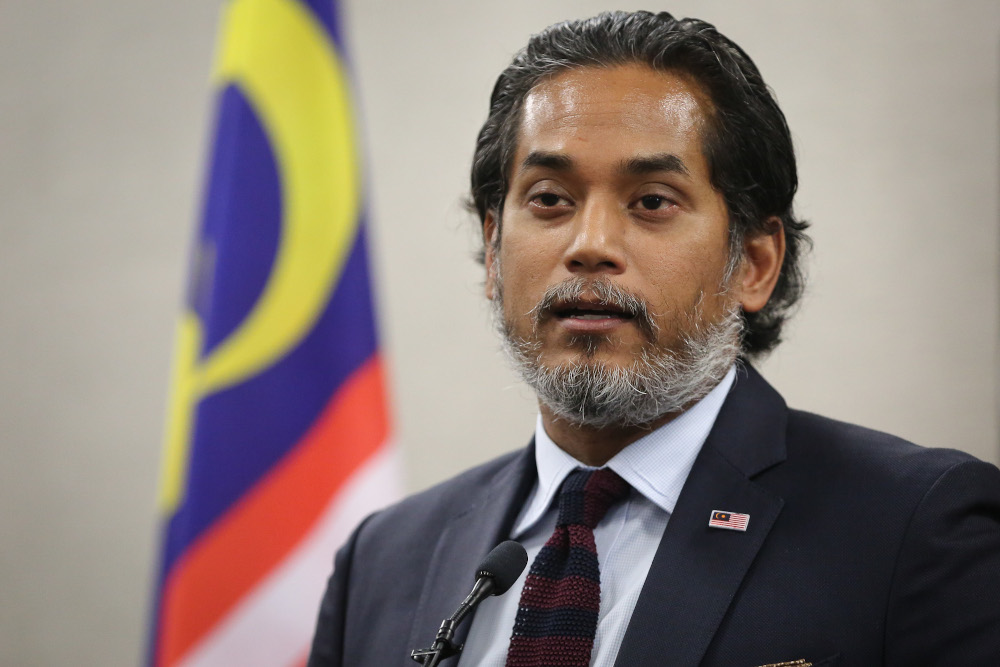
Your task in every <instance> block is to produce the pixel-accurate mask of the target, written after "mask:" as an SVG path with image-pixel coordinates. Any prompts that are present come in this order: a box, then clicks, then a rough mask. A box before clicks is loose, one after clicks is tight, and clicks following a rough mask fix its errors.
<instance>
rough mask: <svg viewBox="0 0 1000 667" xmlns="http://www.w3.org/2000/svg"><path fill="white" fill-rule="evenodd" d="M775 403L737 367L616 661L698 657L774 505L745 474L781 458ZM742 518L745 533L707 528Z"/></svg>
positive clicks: (677, 665)
mask: <svg viewBox="0 0 1000 667" xmlns="http://www.w3.org/2000/svg"><path fill="white" fill-rule="evenodd" d="M786 419H787V408H786V407H785V403H784V401H783V400H782V399H781V397H780V396H779V395H778V394H777V392H775V391H774V390H773V389H772V388H771V387H770V385H768V384H767V383H766V382H765V381H764V380H763V378H761V377H760V376H759V375H758V374H757V373H756V372H755V371H754V370H753V369H751V368H746V367H744V368H741V369H740V372H739V374H738V376H737V382H736V385H735V386H734V387H733V389H732V391H731V392H730V394H729V396H728V397H727V398H726V402H725V404H724V405H723V407H722V410H721V411H720V412H719V417H718V419H716V423H715V425H714V426H713V428H712V432H711V433H710V434H709V437H708V439H707V440H706V441H705V445H704V446H703V447H702V450H701V452H700V453H699V455H698V458H697V460H696V461H695V464H694V467H693V468H692V469H691V474H690V475H689V476H688V479H687V482H686V483H685V485H684V489H683V491H682V492H681V495H680V498H679V499H678V501H677V506H676V507H675V508H674V512H673V514H672V515H671V517H670V521H669V523H668V524H667V529H666V531H665V532H664V534H663V539H662V540H661V541H660V546H659V548H658V549H657V552H656V555H655V557H654V558H653V563H652V565H651V566H650V569H649V574H648V575H647V577H646V583H645V584H644V586H643V589H642V592H641V593H640V595H639V600H638V602H637V603H636V607H635V611H634V612H633V614H632V621H631V623H630V624H629V627H628V630H627V631H626V634H625V638H624V640H623V641H622V646H621V648H620V650H619V652H618V659H617V661H616V663H615V664H616V665H618V666H619V667H625V666H629V667H632V666H635V665H662V664H669V665H672V666H674V667H694V666H695V665H698V664H699V663H700V662H701V660H702V658H703V657H704V655H705V651H706V650H707V648H708V646H709V644H710V643H711V641H712V638H713V637H714V636H715V633H716V631H717V630H718V628H719V625H720V623H721V622H722V619H723V617H724V616H725V614H726V611H727V610H728V608H729V605H730V603H731V602H732V600H733V599H734V597H735V596H736V593H737V590H738V589H739V587H740V584H741V583H742V581H743V578H744V576H745V575H746V573H747V570H748V569H749V568H750V565H751V564H752V563H753V560H754V558H755V557H756V555H757V552H758V550H759V549H760V547H761V545H762V544H763V543H764V540H765V539H766V538H767V535H768V532H769V531H770V530H771V526H772V525H773V524H774V521H775V520H776V519H777V517H778V513H779V512H780V510H781V506H782V505H783V500H782V499H781V498H779V497H778V496H776V495H774V494H773V493H771V492H769V491H767V490H766V489H764V488H763V487H761V486H760V485H759V484H757V483H755V482H754V481H752V477H753V476H754V475H756V474H758V473H760V472H762V471H763V470H765V469H767V468H770V467H771V466H773V465H776V464H778V463H780V462H781V461H783V460H784V458H785V422H786ZM712 510H725V511H730V512H739V513H742V514H749V515H750V522H749V525H748V527H747V531H746V532H737V531H731V530H720V529H717V528H710V527H709V526H708V520H709V515H710V513H711V512H712Z"/></svg>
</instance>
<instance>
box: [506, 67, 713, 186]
mask: <svg viewBox="0 0 1000 667" xmlns="http://www.w3.org/2000/svg"><path fill="white" fill-rule="evenodd" d="M703 98H704V93H703V92H702V90H701V88H700V87H699V86H698V85H697V84H695V83H694V82H693V81H691V79H690V77H687V76H683V75H678V74H677V73H674V72H665V71H658V70H654V69H652V68H650V67H647V66H645V65H623V66H616V67H605V68H596V67H588V68H578V69H573V70H567V71H565V72H561V73H559V74H557V75H554V76H552V77H550V78H548V79H547V80H545V81H543V82H541V83H539V84H538V85H536V86H535V87H534V88H533V89H532V90H531V91H530V93H529V94H528V95H527V96H526V98H525V102H524V108H523V110H522V114H521V123H520V127H519V129H518V140H517V150H516V151H515V162H514V164H512V165H510V166H511V167H512V168H513V169H515V170H517V169H521V168H525V167H530V166H550V167H563V168H565V167H568V166H571V162H572V153H574V152H576V151H587V150H589V149H590V148H591V147H592V146H593V145H594V144H596V143H602V144H603V145H605V146H609V147H611V148H613V149H615V150H616V151H620V152H621V153H622V155H628V156H629V157H628V158H626V157H622V155H619V156H617V157H615V158H614V159H615V160H617V161H619V162H620V161H622V160H625V159H630V158H631V157H640V156H649V157H653V156H659V155H662V154H675V155H678V156H682V157H684V156H686V157H684V160H685V161H687V162H690V161H691V160H692V159H693V158H694V155H693V153H695V152H697V153H698V155H699V156H700V154H701V132H702V126H703V125H704V120H705V114H704V112H703V107H704V102H703ZM609 157H611V156H610V155H609ZM529 158H530V159H529ZM542 158H544V159H542ZM560 160H561V162H560Z"/></svg>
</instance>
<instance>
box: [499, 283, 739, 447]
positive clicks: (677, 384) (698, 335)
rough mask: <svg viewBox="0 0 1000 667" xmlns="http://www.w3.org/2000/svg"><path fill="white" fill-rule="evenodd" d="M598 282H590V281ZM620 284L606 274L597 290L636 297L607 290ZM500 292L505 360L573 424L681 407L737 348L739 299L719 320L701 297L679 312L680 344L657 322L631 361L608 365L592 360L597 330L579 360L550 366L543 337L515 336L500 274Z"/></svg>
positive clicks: (631, 418)
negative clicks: (659, 333)
mask: <svg viewBox="0 0 1000 667" xmlns="http://www.w3.org/2000/svg"><path fill="white" fill-rule="evenodd" d="M599 281H600V279H599ZM599 281H598V282H599ZM579 284H580V287H579V288H577V289H580V290H582V285H583V282H582V281H580V283H579ZM594 284H595V283H594V282H591V283H589V285H590V287H591V288H593V287H594ZM573 289H574V288H573V287H568V286H567V283H562V284H561V285H556V286H553V288H551V289H550V290H549V291H550V292H553V291H558V292H559V294H560V295H562V296H565V295H566V292H567V291H568V290H573ZM617 290H618V288H616V287H615V286H614V285H612V284H611V283H610V282H607V283H606V285H605V286H602V287H601V288H599V289H598V290H595V291H597V293H598V294H599V295H600V298H601V299H602V300H608V301H612V302H615V303H617V304H618V305H621V303H623V302H627V301H628V299H634V298H635V297H633V296H631V295H628V294H627V293H621V294H612V295H608V292H609V291H610V292H616V291H617ZM496 294H497V297H496V298H494V300H493V319H494V325H495V326H496V328H497V330H498V332H499V333H500V339H501V341H502V344H503V350H504V352H505V353H506V356H507V358H508V360H509V361H510V362H511V364H512V366H513V367H514V369H515V370H516V371H517V372H518V374H519V375H520V376H521V378H522V379H523V380H524V381H525V382H526V383H527V384H528V385H529V386H531V387H532V388H533V389H534V390H535V392H536V393H537V394H538V398H539V400H540V401H541V402H542V403H543V404H544V405H545V406H547V407H548V408H549V409H550V410H551V411H552V413H553V414H554V415H556V416H557V417H560V418H562V419H565V420H566V421H567V422H569V423H570V424H574V425H576V426H587V427H592V428H602V427H605V426H612V425H614V426H625V427H628V426H638V425H645V424H649V423H651V422H653V421H655V420H656V419H658V418H659V417H662V416H664V415H667V414H673V413H678V412H680V411H681V410H683V409H684V408H687V407H689V406H690V405H691V404H693V403H694V402H695V401H698V400H699V399H701V398H703V397H704V396H705V395H706V394H708V392H710V391H711V390H712V389H713V388H714V387H715V385H717V384H718V383H719V382H720V381H721V380H722V378H723V377H725V375H726V373H727V372H728V371H729V369H730V367H732V365H733V363H734V362H735V361H736V359H737V357H738V356H739V354H740V336H741V335H742V332H743V319H742V317H741V316H740V309H739V305H738V304H737V303H733V304H732V305H731V306H730V307H729V309H728V310H727V311H726V314H725V316H724V317H722V318H721V319H720V320H719V321H717V322H710V323H707V324H706V323H705V322H704V316H703V313H702V308H701V301H702V300H701V299H699V300H698V302H697V303H696V304H695V306H694V308H693V309H692V311H691V312H690V313H687V314H682V315H681V316H680V317H682V318H685V319H687V320H688V324H689V326H688V327H687V329H686V330H683V331H682V333H681V340H680V344H679V345H678V346H677V348H678V349H676V350H674V349H670V348H667V347H665V346H662V345H657V344H656V343H654V342H652V339H654V336H655V333H656V328H655V324H654V325H653V327H654V328H653V330H652V331H644V333H647V338H651V342H650V344H648V345H646V346H644V347H643V349H642V351H641V353H640V354H639V356H638V357H637V358H636V359H635V361H634V362H633V363H632V364H631V365H629V366H626V367H609V366H606V365H605V364H602V363H598V362H592V361H589V359H590V357H592V356H593V354H594V353H595V352H596V350H597V349H598V347H599V344H600V343H599V339H596V338H592V339H591V340H590V341H589V343H588V342H587V341H584V344H585V349H584V350H583V351H584V354H583V357H584V358H583V359H582V360H580V361H575V362H572V363H568V364H562V365H559V366H556V367H554V368H549V367H546V366H544V365H543V364H542V362H541V344H540V343H538V342H531V341H527V340H525V339H523V338H520V337H518V336H515V335H514V333H513V330H512V327H511V325H510V323H509V322H507V321H506V320H505V318H504V316H503V299H502V285H501V284H500V283H499V281H498V285H497V292H496ZM547 298H548V300H549V302H551V295H549V294H547ZM545 302H546V298H543V301H542V303H545ZM539 305H540V306H541V304H539ZM643 308H645V306H644V305H643ZM535 311H540V308H536V309H535ZM535 311H532V314H533V315H535V317H536V321H537V319H538V318H539V317H540V316H541V314H540V313H539V312H535ZM639 319H640V329H643V328H644V327H643V326H642V324H641V317H640V318H639ZM650 319H651V318H650ZM650 334H652V335H650Z"/></svg>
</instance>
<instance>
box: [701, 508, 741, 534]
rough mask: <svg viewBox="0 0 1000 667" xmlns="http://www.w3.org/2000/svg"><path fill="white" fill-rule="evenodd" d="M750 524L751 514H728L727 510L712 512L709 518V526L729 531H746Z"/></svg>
mask: <svg viewBox="0 0 1000 667" xmlns="http://www.w3.org/2000/svg"><path fill="white" fill-rule="evenodd" d="M749 523H750V515H749V514H739V513H737V512H726V511H725V510H712V514H711V516H709V518H708V525H709V526H711V527H712V528H726V529H728V530H739V531H746V529H747V524H749Z"/></svg>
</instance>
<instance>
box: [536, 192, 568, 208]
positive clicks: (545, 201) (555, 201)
mask: <svg viewBox="0 0 1000 667" xmlns="http://www.w3.org/2000/svg"><path fill="white" fill-rule="evenodd" d="M535 201H536V202H538V203H539V204H541V205H542V206H558V205H559V203H560V202H562V201H564V199H563V198H562V197H560V196H559V195H557V194H554V193H552V192H543V193H542V194H540V195H535Z"/></svg>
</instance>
